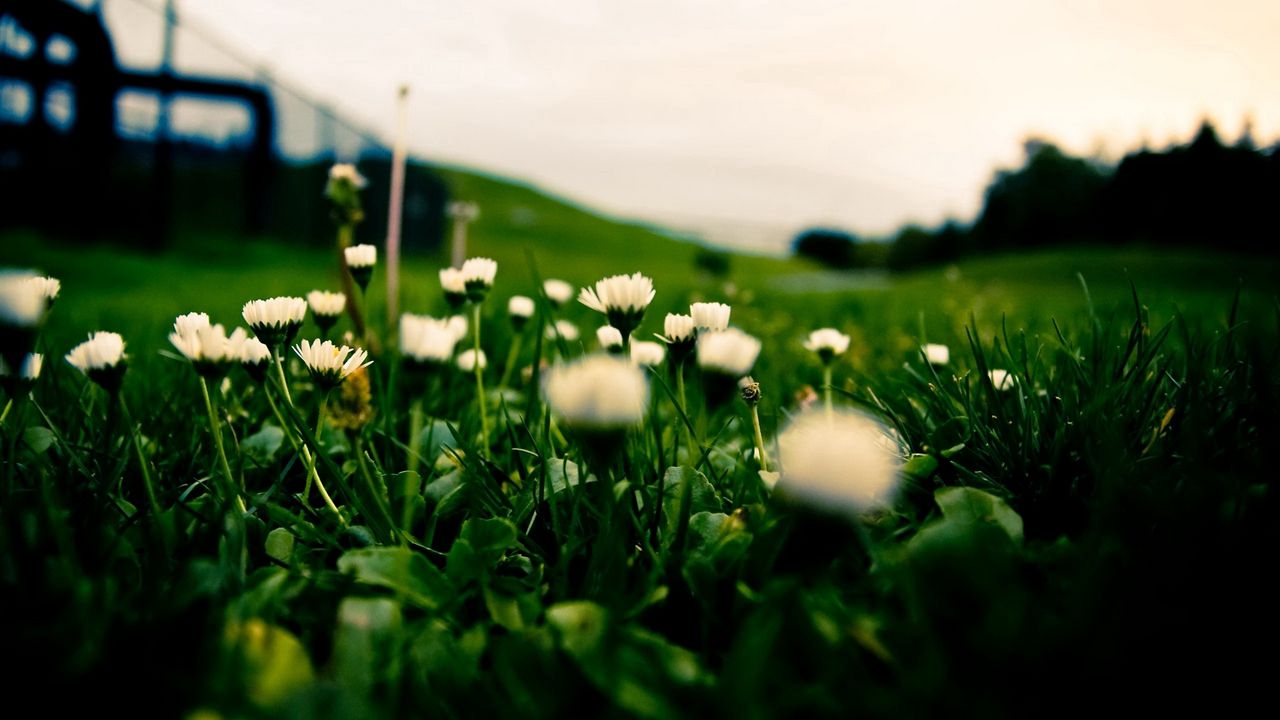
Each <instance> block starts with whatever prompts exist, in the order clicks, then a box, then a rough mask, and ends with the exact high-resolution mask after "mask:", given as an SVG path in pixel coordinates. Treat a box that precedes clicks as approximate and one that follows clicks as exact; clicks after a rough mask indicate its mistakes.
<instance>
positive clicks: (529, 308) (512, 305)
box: [507, 295, 534, 331]
mask: <svg viewBox="0 0 1280 720" xmlns="http://www.w3.org/2000/svg"><path fill="white" fill-rule="evenodd" d="M533 311H534V304H533V298H531V297H525V296H524V295H512V296H511V299H510V300H508V301H507V315H509V316H511V324H512V325H514V326H515V328H516V330H517V331H519V330H520V329H521V328H523V327H524V324H525V321H527V320H528V319H529V318H530V317H532V316H533Z"/></svg>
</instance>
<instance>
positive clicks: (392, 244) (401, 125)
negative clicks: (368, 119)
mask: <svg viewBox="0 0 1280 720" xmlns="http://www.w3.org/2000/svg"><path fill="white" fill-rule="evenodd" d="M408 104H409V86H408V85H401V86H400V95H399V97H398V98H397V100H396V140H395V149H394V150H393V151H392V153H391V197H390V199H389V200H388V201H387V327H388V328H396V327H398V324H397V322H396V321H397V319H398V318H399V315H400V217H401V215H402V214H403V212H402V208H403V206H404V164H405V154H406V138H405V134H406V133H407V132H408V129H407V120H408ZM392 332H394V330H393V331H392Z"/></svg>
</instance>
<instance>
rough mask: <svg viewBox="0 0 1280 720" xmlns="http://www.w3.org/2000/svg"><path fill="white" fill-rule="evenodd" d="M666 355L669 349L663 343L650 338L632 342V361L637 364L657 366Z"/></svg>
mask: <svg viewBox="0 0 1280 720" xmlns="http://www.w3.org/2000/svg"><path fill="white" fill-rule="evenodd" d="M666 356H667V351H666V348H664V347H663V346H662V343H656V342H649V341H648V340H634V341H632V343H631V362H633V363H635V364H636V365H642V366H644V367H655V366H657V365H661V364H662V361H663V359H665V358H666Z"/></svg>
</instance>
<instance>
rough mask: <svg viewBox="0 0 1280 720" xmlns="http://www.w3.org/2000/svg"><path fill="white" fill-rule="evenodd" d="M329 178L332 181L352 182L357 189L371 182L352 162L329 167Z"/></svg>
mask: <svg viewBox="0 0 1280 720" xmlns="http://www.w3.org/2000/svg"><path fill="white" fill-rule="evenodd" d="M329 180H330V181H332V182H348V183H351V184H352V185H353V186H355V188H356V189H357V190H361V189H363V188H364V187H365V186H366V185H368V184H369V181H368V180H366V179H365V177H364V176H363V175H361V174H360V171H359V170H357V169H356V166H355V165H352V164H351V163H337V164H335V165H334V166H333V167H331V168H329Z"/></svg>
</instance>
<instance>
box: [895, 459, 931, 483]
mask: <svg viewBox="0 0 1280 720" xmlns="http://www.w3.org/2000/svg"><path fill="white" fill-rule="evenodd" d="M937 469H938V459H937V458H935V457H934V456H932V455H919V454H917V455H912V456H911V459H910V460H908V461H907V462H906V464H905V465H903V466H902V474H903V475H905V476H907V477H909V478H911V479H912V480H928V479H929V478H931V477H933V473H934V471H935V470H937Z"/></svg>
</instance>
